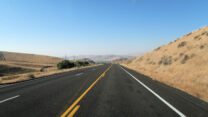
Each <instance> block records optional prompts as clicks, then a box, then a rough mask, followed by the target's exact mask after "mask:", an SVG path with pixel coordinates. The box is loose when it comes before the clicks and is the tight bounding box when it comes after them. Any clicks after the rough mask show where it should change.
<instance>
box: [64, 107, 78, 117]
mask: <svg viewBox="0 0 208 117" xmlns="http://www.w3.org/2000/svg"><path fill="white" fill-rule="evenodd" d="M79 108H80V105H77V106H76V107H75V108H74V109H73V110H72V112H71V113H70V114H69V115H68V116H67V117H73V116H74V114H75V113H76V112H77V111H78V109H79Z"/></svg>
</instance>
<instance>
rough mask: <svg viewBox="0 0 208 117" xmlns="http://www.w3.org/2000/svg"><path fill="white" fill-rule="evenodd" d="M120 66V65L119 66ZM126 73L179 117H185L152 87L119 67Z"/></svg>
mask: <svg viewBox="0 0 208 117" xmlns="http://www.w3.org/2000/svg"><path fill="white" fill-rule="evenodd" d="M120 67H121V66H120ZM121 68H122V69H123V70H124V71H125V72H126V73H127V74H129V75H130V76H131V77H132V78H134V80H136V81H137V82H138V83H140V84H141V85H142V86H143V87H144V88H146V89H147V90H148V91H150V92H151V93H152V94H153V95H155V96H156V97H157V98H158V99H159V100H161V101H162V102H163V103H165V104H166V105H167V106H168V107H169V108H171V109H172V110H173V111H175V112H176V113H177V114H178V115H179V116H180V117H186V115H184V114H183V113H182V112H180V111H179V110H178V109H176V108H175V107H174V106H172V105H171V104H170V103H169V102H167V101H166V100H165V99H163V98H162V97H161V96H159V95H158V94H157V93H155V92H154V91H153V90H152V89H150V88H149V87H147V86H146V85H145V84H144V83H142V82H141V81H140V80H138V79H137V78H136V77H135V76H133V75H132V74H130V73H129V72H128V71H126V70H125V69H124V68H123V67H121Z"/></svg>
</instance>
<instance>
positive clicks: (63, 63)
mask: <svg viewBox="0 0 208 117" xmlns="http://www.w3.org/2000/svg"><path fill="white" fill-rule="evenodd" d="M74 66H75V64H74V63H73V62H70V61H68V60H63V61H61V62H60V63H58V64H57V68H58V69H67V68H72V67H74Z"/></svg>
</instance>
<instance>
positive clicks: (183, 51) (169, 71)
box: [121, 27, 208, 102]
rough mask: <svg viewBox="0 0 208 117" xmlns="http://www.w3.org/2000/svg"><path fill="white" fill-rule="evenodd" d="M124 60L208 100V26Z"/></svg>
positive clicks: (150, 74) (156, 78) (132, 66)
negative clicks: (141, 54)
mask: <svg viewBox="0 0 208 117" xmlns="http://www.w3.org/2000/svg"><path fill="white" fill-rule="evenodd" d="M121 64H122V65H124V66H127V67H129V68H132V69H134V70H136V71H138V72H140V73H143V74H145V75H148V76H150V77H152V78H153V79H155V80H159V81H161V82H164V83H166V84H168V85H171V86H173V87H176V88H178V89H181V90H184V91H186V92H188V93H189V94H191V95H194V96H196V97H198V98H201V99H203V100H205V101H207V102H208V27H204V28H201V29H199V30H196V31H194V32H191V33H189V34H187V35H184V36H183V37H181V38H180V39H177V40H175V41H174V42H171V43H169V44H167V45H164V46H161V47H159V48H157V49H155V50H153V51H152V52H149V53H147V54H145V55H143V56H140V57H137V58H135V59H132V60H126V61H121Z"/></svg>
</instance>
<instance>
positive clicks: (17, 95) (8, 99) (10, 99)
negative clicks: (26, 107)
mask: <svg viewBox="0 0 208 117" xmlns="http://www.w3.org/2000/svg"><path fill="white" fill-rule="evenodd" d="M19 96H20V95H16V96H13V97H10V98H7V99H4V100H1V101H0V103H3V102H6V101H9V100H12V99H15V98H18V97H19Z"/></svg>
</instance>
